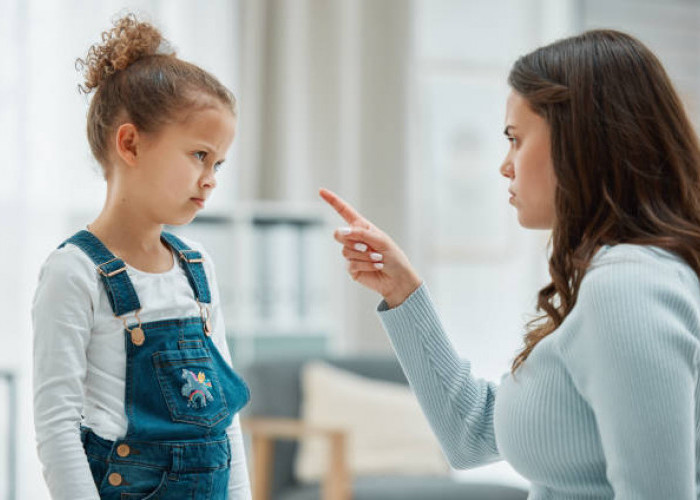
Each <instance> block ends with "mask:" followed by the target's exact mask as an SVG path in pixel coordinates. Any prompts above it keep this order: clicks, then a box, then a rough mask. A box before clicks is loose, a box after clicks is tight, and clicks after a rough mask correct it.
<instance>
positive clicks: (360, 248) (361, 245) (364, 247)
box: [355, 243, 367, 252]
mask: <svg viewBox="0 0 700 500" xmlns="http://www.w3.org/2000/svg"><path fill="white" fill-rule="evenodd" d="M355 250H357V251H358V252H364V251H366V250H367V245H365V244H364V243H355Z"/></svg>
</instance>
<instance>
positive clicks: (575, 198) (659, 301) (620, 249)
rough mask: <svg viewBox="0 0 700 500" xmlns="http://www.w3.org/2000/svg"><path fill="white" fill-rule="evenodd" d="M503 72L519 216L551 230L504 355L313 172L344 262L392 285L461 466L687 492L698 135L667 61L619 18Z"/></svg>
mask: <svg viewBox="0 0 700 500" xmlns="http://www.w3.org/2000/svg"><path fill="white" fill-rule="evenodd" d="M509 84H510V86H511V87H512V92H511V94H510V96H509V97H508V101H507V104H506V118H505V125H506V127H505V133H506V136H507V138H508V140H509V141H510V149H509V151H508V154H507V156H506V158H505V161H504V162H503V164H502V166H501V168H500V171H501V173H502V175H503V176H504V177H505V178H506V179H508V181H509V192H510V194H511V198H510V203H511V204H512V205H513V206H514V207H515V208H516V210H517V212H518V220H519V222H520V224H521V225H522V226H524V227H526V228H538V229H543V228H550V229H551V230H552V253H551V257H550V260H549V264H550V266H549V270H550V274H551V278H552V282H551V283H550V284H548V285H547V286H545V287H544V288H543V289H542V290H540V292H539V300H538V305H539V307H538V310H544V312H545V314H544V315H543V316H541V317H540V318H539V320H542V321H538V320H535V321H533V322H531V323H530V324H529V326H530V329H529V332H528V333H527V334H526V335H525V342H524V344H525V346H524V349H523V350H522V352H520V353H519V355H518V356H517V357H516V358H515V360H514V362H513V366H512V368H511V373H505V374H504V375H503V377H502V378H501V383H500V385H496V384H495V383H493V382H489V381H485V380H483V379H477V378H475V377H474V376H473V375H472V374H471V365H470V363H469V362H468V361H463V360H460V358H459V357H458V355H457V353H456V352H455V350H454V348H453V347H452V345H451V344H450V341H449V340H448V337H447V334H446V333H445V331H444V329H443V326H442V324H441V321H440V319H439V316H438V314H437V312H436V311H435V308H434V306H433V303H432V302H431V299H430V296H429V294H428V289H427V286H426V285H425V283H423V282H422V281H421V279H420V278H419V276H418V274H417V272H416V271H415V270H414V269H413V268H412V267H411V265H410V263H409V261H408V259H407V258H406V256H405V255H404V253H403V252H402V251H401V250H400V249H399V248H398V247H397V245H396V244H395V243H394V242H393V241H392V240H391V239H390V238H389V237H388V236H387V235H386V234H385V233H383V232H382V231H380V230H379V229H377V228H376V227H375V226H374V225H372V224H371V223H370V222H368V221H367V220H366V219H365V218H363V217H362V216H360V215H359V214H358V213H357V212H356V211H355V210H354V209H353V208H352V207H351V206H350V205H348V204H347V203H345V202H344V201H343V200H341V199H340V198H338V197H337V196H335V195H334V194H333V193H331V192H329V191H326V190H322V191H321V196H322V197H323V198H324V199H325V200H326V201H327V202H328V203H330V204H331V205H332V206H333V207H334V208H335V209H336V210H337V211H338V212H339V213H340V215H341V216H342V217H343V218H344V219H345V220H346V221H347V222H348V223H349V224H350V227H348V228H344V229H340V230H338V231H337V232H336V233H335V238H336V239H337V240H338V241H339V242H340V243H342V244H343V255H344V256H345V257H346V258H347V260H348V261H349V264H348V265H349V272H350V274H351V276H352V278H353V279H354V280H356V281H359V282H360V283H362V284H363V285H365V286H367V287H369V288H371V289H373V290H376V291H377V292H379V293H380V294H381V295H382V296H383V297H384V301H382V303H381V304H380V305H379V309H378V311H379V313H378V314H379V316H380V318H381V320H382V322H383V325H384V328H385V329H386V331H387V332H388V334H389V336H390V338H391V341H392V344H393V346H394V348H395V350H396V352H397V354H398V357H399V360H400V362H401V364H402V366H403V369H404V370H405V372H406V375H407V377H408V379H409V381H410V383H411V386H412V388H413V390H414V391H415V393H416V395H417V397H418V400H419V401H420V403H421V406H422V408H423V410H424V412H425V413H426V415H427V417H428V419H429V421H430V423H431V426H432V428H433V430H434V432H435V433H436V434H437V436H438V438H439V440H440V442H441V445H442V447H443V450H444V452H445V454H446V455H447V457H448V459H449V460H450V462H451V463H452V465H453V466H455V467H458V468H473V467H477V466H479V465H483V464H487V463H490V462H495V461H498V460H503V459H505V460H507V461H508V462H509V463H510V464H511V465H512V466H513V467H514V468H515V469H516V470H517V471H518V472H519V473H520V474H522V475H523V476H524V477H526V478H528V479H530V480H531V481H532V486H531V490H530V495H529V497H528V498H530V499H531V500H534V499H548V500H553V499H568V500H575V499H590V498H597V499H613V498H614V499H616V500H623V499H624V500H627V499H630V500H631V499H634V500H643V499H648V500H658V499H661V498H669V499H670V498H672V499H674V500H691V499H693V500H695V499H697V498H698V491H700V469H699V467H700V460H699V458H700V436H699V435H698V433H697V431H696V430H697V429H698V424H699V423H700V397H698V390H700V384H699V382H698V363H700V282H699V281H698V275H699V274H700V148H699V146H698V140H697V136H696V135H695V133H694V132H693V129H692V127H691V125H690V122H689V120H688V118H687V116H686V114H685V112H684V111H683V106H682V104H681V102H680V100H679V98H678V96H677V95H676V93H675V92H674V90H673V87H672V85H671V83H670V81H669V79H668V77H667V75H666V73H665V71H664V70H663V68H662V66H661V64H660V63H659V61H658V60H657V59H656V57H655V56H654V55H653V54H652V53H651V52H650V51H649V50H648V49H647V48H646V47H645V46H644V45H642V44H641V43H640V42H639V41H638V40H636V39H634V38H632V37H630V36H628V35H625V34H623V33H619V32H615V31H590V32H586V33H583V34H581V35H580V36H576V37H572V38H568V39H565V40H561V41H558V42H556V43H553V44H551V45H548V46H546V47H542V48H539V49H537V50H535V51H534V52H532V53H530V54H527V55H525V56H523V57H521V58H520V59H519V60H518V61H516V63H515V65H514V66H513V68H512V70H511V73H510V77H509ZM514 279H517V278H515V277H514ZM516 371H517V373H516Z"/></svg>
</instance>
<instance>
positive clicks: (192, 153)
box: [128, 104, 236, 225]
mask: <svg viewBox="0 0 700 500" xmlns="http://www.w3.org/2000/svg"><path fill="white" fill-rule="evenodd" d="M235 128H236V119H235V117H234V115H233V114H232V113H231V111H230V110H228V109H226V108H224V107H223V106H222V105H218V104H217V105H216V106H214V107H208V108H204V109H199V110H196V111H193V112H191V113H190V114H189V115H188V116H187V118H186V120H185V121H184V122H181V123H174V124H169V125H165V126H164V128H163V129H161V130H160V131H159V132H158V133H157V134H155V137H152V138H151V137H148V136H144V135H143V134H141V135H140V141H139V146H138V155H136V157H135V164H134V167H137V168H131V169H128V170H129V171H130V175H129V176H128V177H129V179H128V185H129V191H131V193H130V195H132V196H133V199H134V201H135V202H136V203H138V205H139V209H140V210H141V211H142V215H143V216H145V217H147V218H148V219H150V220H152V221H154V222H157V223H159V224H170V225H182V224H186V223H188V222H190V221H191V220H192V219H193V218H194V216H195V215H196V214H197V211H199V210H200V209H201V208H203V206H204V203H205V200H206V199H207V198H208V197H209V195H211V192H212V191H213V189H214V188H215V187H216V177H215V174H216V172H217V171H218V170H219V167H220V164H221V163H223V161H224V155H225V154H226V152H227V151H228V149H229V147H230V146H231V143H232V142H233V138H234V135H235V131H236V130H235ZM132 196H130V198H131V197H132Z"/></svg>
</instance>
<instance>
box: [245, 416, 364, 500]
mask: <svg viewBox="0 0 700 500" xmlns="http://www.w3.org/2000/svg"><path fill="white" fill-rule="evenodd" d="M241 427H242V428H243V431H244V432H247V433H249V434H250V436H251V441H252V458H253V471H252V472H253V480H252V483H253V484H252V486H253V499H254V500H270V484H271V476H272V458H273V455H274V445H275V441H276V440H279V439H286V440H297V441H298V440H299V439H302V438H303V437H306V436H322V437H324V438H326V439H327V440H328V445H329V446H328V450H329V456H328V469H327V470H326V474H325V476H324V477H323V480H322V481H321V499H322V500H350V499H351V498H352V490H351V488H352V483H351V478H350V470H349V468H348V459H347V435H346V433H345V431H343V430H342V429H332V428H321V427H311V426H309V425H306V424H304V423H303V422H302V421H301V420H297V419H292V418H261V417H252V418H242V419H241Z"/></svg>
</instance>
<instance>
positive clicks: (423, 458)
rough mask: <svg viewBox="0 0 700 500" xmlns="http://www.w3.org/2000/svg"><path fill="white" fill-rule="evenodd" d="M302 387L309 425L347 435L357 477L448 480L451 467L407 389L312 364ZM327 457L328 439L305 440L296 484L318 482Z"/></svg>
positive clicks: (303, 410) (304, 372)
mask: <svg viewBox="0 0 700 500" xmlns="http://www.w3.org/2000/svg"><path fill="white" fill-rule="evenodd" d="M301 387H302V403H301V412H300V417H301V419H302V420H303V421H304V423H306V424H307V425H310V426H322V427H333V428H341V429H344V430H346V431H347V432H348V440H347V445H348V465H349V467H350V471H351V473H352V474H353V475H354V476H377V475H421V476H431V475H432V476H447V475H449V472H450V467H449V465H448V464H447V461H446V460H445V458H444V456H443V454H442V451H441V450H440V446H439V444H438V442H437V439H436V438H435V436H434V435H433V433H432V430H431V429H430V426H429V425H428V422H427V420H426V418H425V416H424V415H423V412H422V411H421V409H420V406H419V405H418V401H417V400H416V397H415V396H414V394H413V393H412V392H411V389H410V388H409V387H408V386H406V385H403V384H397V383H392V382H385V381H380V380H375V379H370V378H366V377H363V376H361V375H357V374H354V373H351V372H348V371H345V370H342V369H340V368H336V367H334V366H331V365H329V364H327V363H324V362H322V361H312V362H309V363H307V364H306V365H305V366H304V368H303V369H302V372H301ZM328 457H329V450H328V445H327V440H326V439H324V438H323V437H306V438H304V439H302V440H301V441H300V443H299V448H298V454H297V459H296V461H295V474H296V477H297V480H298V481H300V482H307V483H308V482H316V481H319V480H320V479H321V478H322V477H323V475H324V474H325V472H326V470H327V466H328Z"/></svg>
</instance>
